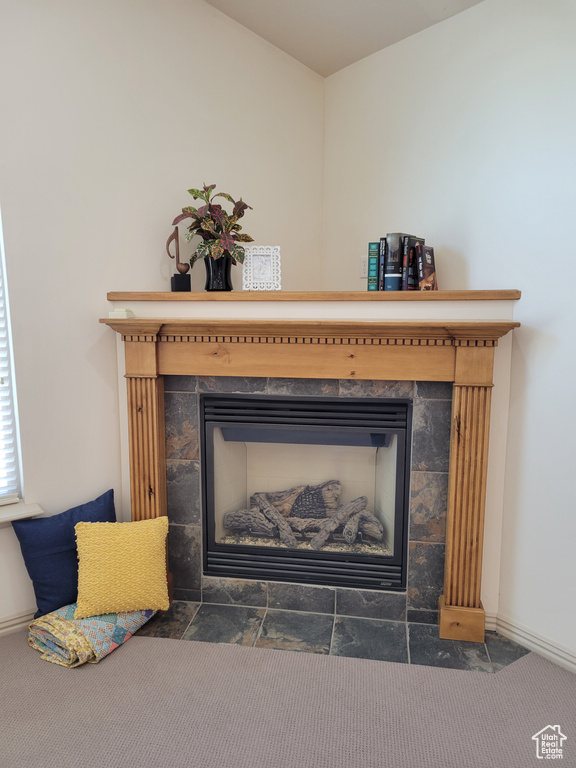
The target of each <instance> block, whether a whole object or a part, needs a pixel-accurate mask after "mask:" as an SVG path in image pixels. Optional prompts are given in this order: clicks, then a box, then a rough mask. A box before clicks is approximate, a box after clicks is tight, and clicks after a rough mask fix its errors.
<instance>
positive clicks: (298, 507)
mask: <svg viewBox="0 0 576 768" xmlns="http://www.w3.org/2000/svg"><path fill="white" fill-rule="evenodd" d="M341 495H342V484H341V483H340V482H339V481H338V480H329V481H328V482H325V483H322V484H320V485H314V486H310V485H298V486H296V487H294V488H290V489H288V490H285V491H274V492H271V493H254V494H253V495H252V496H251V497H250V509H239V510H237V511H236V512H229V513H228V514H226V515H225V517H224V520H223V524H224V528H225V529H226V530H227V532H229V533H230V534H232V535H240V536H250V537H262V538H267V539H279V541H280V542H281V543H282V544H283V545H284V546H286V547H293V548H297V547H302V546H307V547H309V548H310V549H314V550H320V549H322V548H323V547H325V546H326V545H327V544H328V543H329V542H333V541H336V542H341V543H343V544H344V543H345V544H346V545H348V546H352V545H354V544H355V543H357V542H360V543H365V544H366V543H369V542H370V541H372V542H374V543H376V542H382V541H383V539H384V527H383V525H382V523H381V522H380V521H379V520H378V519H377V518H376V517H375V516H374V515H373V514H372V513H371V512H369V511H368V510H367V509H366V507H367V505H368V499H367V498H366V496H359V497H358V498H356V499H353V500H352V501H349V502H348V503H347V504H341V503H340V497H341Z"/></svg>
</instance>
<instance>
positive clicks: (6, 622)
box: [0, 611, 34, 635]
mask: <svg viewBox="0 0 576 768" xmlns="http://www.w3.org/2000/svg"><path fill="white" fill-rule="evenodd" d="M33 618H34V613H33V612H31V611H25V612H24V613H15V614H14V615H13V616H6V617H4V618H3V619H0V635H9V634H10V633H11V632H17V631H18V630H19V629H27V628H28V625H29V624H30V622H31V621H32V619H33Z"/></svg>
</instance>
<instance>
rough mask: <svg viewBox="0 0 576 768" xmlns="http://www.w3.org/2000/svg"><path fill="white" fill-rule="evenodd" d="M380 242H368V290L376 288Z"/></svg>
mask: <svg viewBox="0 0 576 768" xmlns="http://www.w3.org/2000/svg"><path fill="white" fill-rule="evenodd" d="M379 256H380V243H368V285H367V288H368V290H369V291H377V290H378V263H379Z"/></svg>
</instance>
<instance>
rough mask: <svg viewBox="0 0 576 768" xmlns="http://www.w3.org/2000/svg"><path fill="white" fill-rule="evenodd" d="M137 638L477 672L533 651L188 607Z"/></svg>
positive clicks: (411, 629) (491, 637)
mask: <svg viewBox="0 0 576 768" xmlns="http://www.w3.org/2000/svg"><path fill="white" fill-rule="evenodd" d="M137 634H138V635H140V636H143V637H163V638H170V639H174V640H189V641H202V642H208V643H232V644H237V645H245V646H251V647H256V648H269V649H275V650H285V651H296V652H302V653H320V654H324V655H331V656H349V657H354V658H359V659H371V660H374V661H391V662H396V663H402V664H419V665H424V666H432V667H443V668H449V669H460V670H469V671H476V672H498V671H500V670H501V669H503V668H504V667H506V666H508V665H509V664H511V663H512V662H514V661H516V660H517V659H519V658H521V657H522V656H524V655H525V654H527V653H529V651H528V650H526V649H525V648H522V647H521V646H520V645H518V644H517V643H514V642H512V641H511V640H508V639H507V638H505V637H502V636H501V635H498V634H497V633H496V632H487V633H486V640H485V642H484V643H469V642H464V641H457V640H441V639H440V638H439V637H438V630H437V628H436V626H433V625H430V624H424V623H418V622H410V621H408V622H405V621H391V620H386V619H373V618H366V617H358V616H340V615H337V614H328V613H302V612H298V611H288V610H281V609H277V608H273V607H258V606H249V605H241V606H240V605H222V604H218V603H205V602H204V603H197V602H185V601H175V602H174V603H172V605H171V606H170V608H169V609H168V611H160V612H158V613H157V614H156V616H154V617H153V618H152V619H151V620H150V621H149V622H148V623H147V624H145V625H144V626H143V627H142V629H140V630H139V631H138V633H137Z"/></svg>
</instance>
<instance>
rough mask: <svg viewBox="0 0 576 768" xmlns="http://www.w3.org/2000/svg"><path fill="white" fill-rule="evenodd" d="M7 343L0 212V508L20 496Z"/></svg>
mask: <svg viewBox="0 0 576 768" xmlns="http://www.w3.org/2000/svg"><path fill="white" fill-rule="evenodd" d="M11 341H12V340H11V335H10V310H9V305H8V293H7V290H6V262H5V258H4V237H3V233H2V216H1V212H0V505H2V504H10V503H12V502H15V501H18V498H19V495H20V461H19V449H18V432H17V427H16V413H15V399H16V398H15V390H14V378H13V365H12V347H11Z"/></svg>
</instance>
